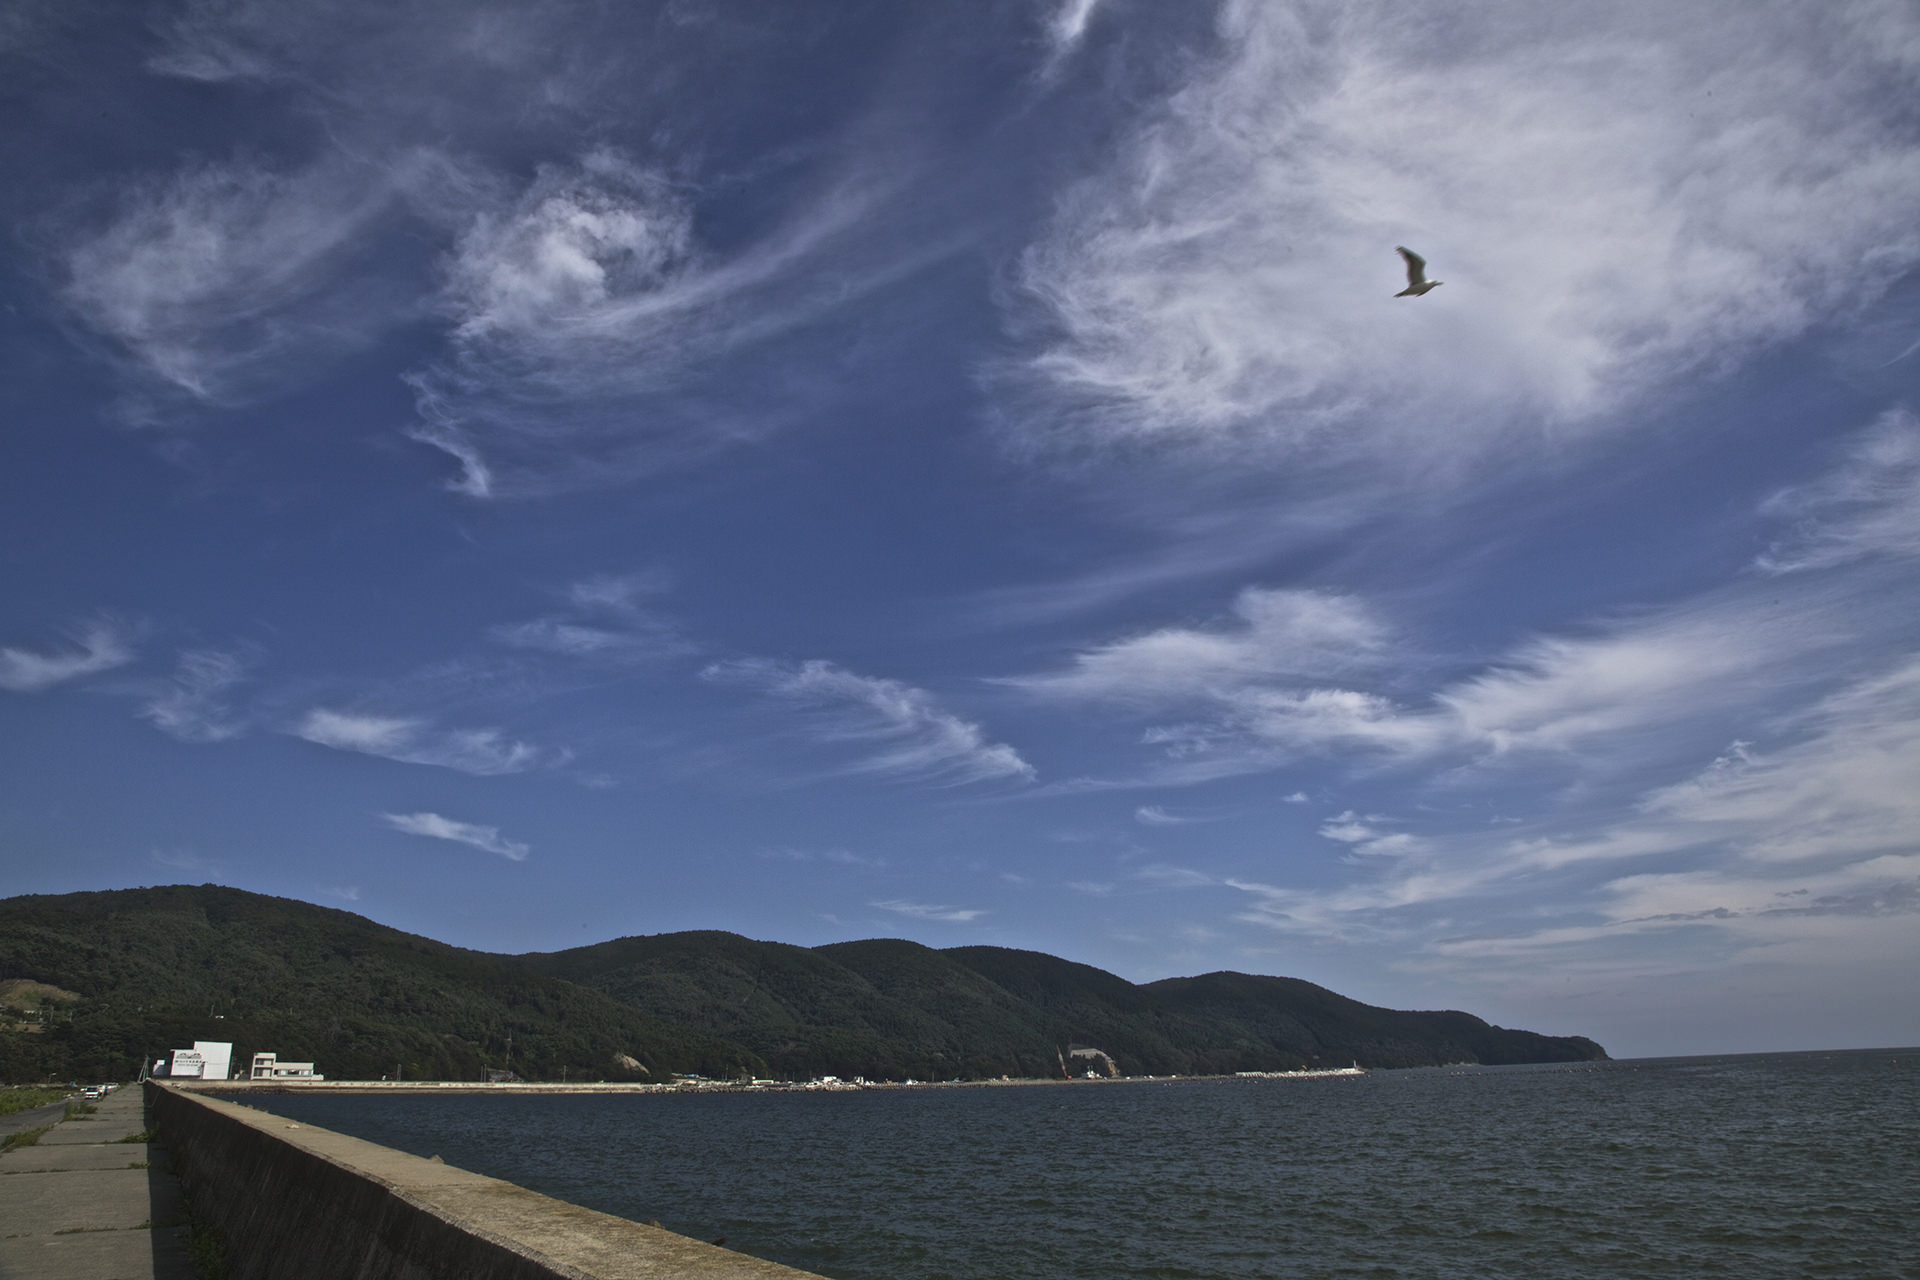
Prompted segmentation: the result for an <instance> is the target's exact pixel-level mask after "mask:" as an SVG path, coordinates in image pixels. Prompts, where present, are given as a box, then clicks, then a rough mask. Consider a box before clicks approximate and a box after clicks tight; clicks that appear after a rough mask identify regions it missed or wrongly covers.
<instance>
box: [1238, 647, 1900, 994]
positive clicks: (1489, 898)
mask: <svg viewBox="0 0 1920 1280" xmlns="http://www.w3.org/2000/svg"><path fill="white" fill-rule="evenodd" d="M1773 732H1774V736H1775V737H1776V738H1777V739H1778V741H1777V744H1776V745H1774V746H1773V747H1771V748H1769V749H1766V750H1761V749H1759V748H1756V747H1755V746H1754V745H1752V744H1750V743H1747V742H1739V743H1735V744H1734V745H1733V746H1732V747H1731V748H1730V749H1729V750H1728V751H1727V752H1726V753H1724V754H1723V755H1721V756H1720V757H1718V758H1717V759H1715V760H1714V761H1713V762H1712V763H1711V764H1710V765H1708V766H1707V767H1706V768H1704V769H1699V770H1696V771H1694V772H1693V773H1692V774H1690V775H1688V776H1684V777H1682V778H1680V779H1678V780H1676V781H1674V782H1671V783H1668V784H1665V785H1662V786H1658V787H1655V788H1653V789H1652V790H1650V791H1648V792H1646V793H1645V794H1643V795H1642V796H1641V797H1640V798H1639V800H1638V801H1637V802H1636V803H1634V804H1633V805H1632V806H1631V808H1632V809H1633V813H1632V816H1630V817H1628V818H1626V819H1617V818H1615V817H1613V816H1612V815H1613V812H1614V811H1612V810H1608V811H1607V813H1606V815H1605V816H1603V817H1600V818H1599V819H1598V820H1597V821H1594V820H1589V821H1588V822H1587V823H1586V824H1585V825H1584V826H1582V827H1581V829H1579V830H1577V831H1572V832H1562V833H1559V834H1553V835H1538V834H1526V835H1516V836H1495V835H1494V834H1493V833H1489V832H1485V831H1480V832H1474V831H1465V830H1453V831H1439V832H1435V833H1434V834H1432V835H1420V834H1418V833H1409V832H1394V833H1391V835H1408V836H1410V837H1411V838H1412V839H1413V840H1415V841H1417V849H1415V850H1406V849H1391V848H1390V849H1383V850H1381V852H1387V853H1397V852H1409V851H1416V852H1419V853H1420V854H1421V855H1422V856H1420V857H1416V858H1388V859H1384V860H1381V861H1372V860H1369V861H1368V862H1366V863H1363V864H1357V865H1361V866H1363V867H1365V868H1366V869H1367V870H1368V874H1366V875H1365V876H1363V877H1361V878H1357V879H1355V880H1353V881H1351V882H1349V883H1347V884H1343V885H1338V886H1334V887H1331V888H1296V887H1289V886H1285V885H1275V884H1269V883H1261V882H1253V881H1232V882H1230V883H1232V884H1233V886H1234V887H1235V888H1237V889H1239V890H1241V891H1242V892H1243V893H1244V894H1246V895H1247V897H1248V904H1247V905H1246V907H1245V908H1244V909H1243V910H1242V911H1241V912H1240V914H1239V918H1240V919H1243V920H1245V921H1248V922H1250V923H1257V924H1260V925H1263V926H1265V927H1268V928H1272V929H1275V930H1277V931H1280V932H1286V933H1299V934H1304V935H1309V936H1327V937H1376V938H1385V937H1393V938H1397V939H1398V940H1399V942H1400V944H1401V945H1404V946H1407V947H1410V948H1412V947H1421V948H1424V949H1425V950H1427V951H1428V952H1430V953H1431V954H1434V955H1437V956H1444V957H1451V958H1457V959H1475V958H1477V959H1480V960H1492V959H1496V958H1504V959H1507V960H1520V959H1533V958H1537V957H1539V956H1542V955H1556V956H1562V957H1565V956H1572V955H1574V954H1578V953H1582V952H1589V953H1593V954H1598V953H1599V952H1600V951H1602V950H1605V949H1608V948H1612V947H1615V946H1617V945H1620V944H1622V943H1623V941H1624V940H1627V939H1631V938H1635V937H1646V936H1648V935H1653V934H1671V933H1674V932H1676V931H1680V930H1692V931H1696V932H1697V931H1700V930H1710V931H1716V932H1720V933H1724V934H1725V935H1726V936H1727V937H1728V938H1729V939H1730V940H1731V941H1732V943H1733V944H1734V945H1737V946H1739V947H1749V946H1752V947H1764V946H1766V945H1769V943H1770V941H1782V940H1786V939H1788V938H1797V937H1801V936H1802V934H1803V929H1802V925H1801V923H1800V922H1802V921H1806V920H1809V919H1813V918H1816V917H1888V916H1898V915H1914V914H1920V853H1916V852H1915V850H1914V845H1913V837H1912V833H1913V831H1914V830H1915V824H1916V823H1920V793H1916V791H1915V789H1914V788H1913V786H1912V785H1911V779H1912V778H1913V777H1915V776H1920V773H1916V771H1920V657H1912V656H1909V657H1906V658H1904V659H1902V660H1901V661H1900V662H1899V663H1898V664H1896V665H1895V666H1894V667H1892V668H1891V669H1889V670H1885V671H1882V672H1879V673H1877V674H1875V675H1872V676H1870V677H1866V678H1863V679H1861V680H1858V681H1855V682H1853V683H1851V684H1848V685H1847V686H1845V687H1844V688H1842V689H1840V690H1839V691H1837V692H1835V693H1833V694H1831V695H1828V696H1826V697H1822V698H1820V699H1818V700H1817V701H1816V702H1814V703H1813V704H1812V705H1810V706H1808V707H1807V708H1805V709H1804V710H1803V711H1802V712H1800V713H1799V714H1797V715H1796V716H1794V717H1793V718H1791V719H1790V720H1787V721H1784V722H1780V723H1778V724H1777V725H1776V726H1775V728H1774V731H1773ZM1546 821H1549V822H1551V821H1554V820H1552V819H1547V820H1546ZM1574 822H1575V820H1572V819H1567V820H1562V822H1561V825H1571V824H1574ZM1529 825H1530V826H1533V827H1535V828H1536V829H1537V828H1538V827H1539V826H1541V825H1542V820H1541V819H1535V820H1533V821H1532V822H1531V823H1530V824H1529ZM1321 834H1322V835H1323V836H1326V837H1327V838H1329V839H1333V840H1337V841H1340V842H1342V843H1347V844H1350V845H1352V846H1353V847H1354V848H1355V850H1356V851H1362V852H1369V851H1371V850H1370V849H1369V847H1368V846H1369V844H1370V842H1372V841H1375V840H1377V839H1379V838H1380V836H1381V834H1382V833H1381V824H1380V823H1379V822H1377V821H1376V820H1374V819H1371V818H1361V817H1360V816H1358V815H1356V814H1352V813H1346V814H1341V815H1339V816H1338V817H1336V818H1334V819H1331V820H1329V821H1328V822H1327V823H1326V824H1324V825H1323V826H1322V828H1321ZM1389 838H1391V836H1389ZM1548 886H1552V893H1551V900H1552V901H1554V902H1555V904H1556V907H1555V910H1554V911H1553V912H1552V913H1551V914H1550V915H1549V916H1548V918H1547V921H1546V922H1545V923H1541V922H1540V920H1539V917H1538V914H1537V910H1536V909H1535V908H1534V907H1532V906H1530V905H1525V904H1531V903H1533V902H1534V901H1535V899H1536V898H1537V897H1538V896H1539V895H1540V894H1541V893H1543V892H1546V891H1547V887H1548ZM1502 901H1505V902H1506V903H1508V907H1507V908H1505V909H1502V908H1500V907H1499V906H1498V905H1495V904H1498V903H1500V902H1502ZM1468 904H1473V905H1472V906H1471V907H1469V906H1468ZM1463 911H1464V912H1467V913H1468V914H1470V915H1471V916H1473V917H1474V918H1477V919H1480V920H1482V921H1483V922H1486V921H1495V920H1501V919H1503V918H1507V919H1509V920H1510V922H1511V926H1512V927H1510V928H1505V929H1501V928H1497V927H1491V928H1483V929H1481V930H1480V931H1478V932H1476V933H1474V934H1472V935H1471V936H1457V935H1454V934H1451V933H1449V932H1448V931H1447V929H1446V924H1447V922H1448V921H1449V920H1451V919H1453V918H1454V917H1455V915H1456V913H1459V912H1463ZM1505 911H1511V912H1513V914H1512V915H1511V916H1506V915H1505Z"/></svg>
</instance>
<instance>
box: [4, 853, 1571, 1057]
mask: <svg viewBox="0 0 1920 1280" xmlns="http://www.w3.org/2000/svg"><path fill="white" fill-rule="evenodd" d="M6 979H23V980H26V981H29V982H35V983H44V984H47V985H48V986H52V987H58V988H61V989H63V990H65V991H70V992H74V993H78V994H79V996H80V997H81V999H80V1000H79V1001H77V1002H65V1003H51V1002H50V1003H46V1004H44V1005H43V1006H41V1007H38V1008H35V1009H32V1010H27V1009H22V1010H19V1011H18V1016H17V1017H15V1018H13V1019H11V1020H9V1021H7V1022H6V1023H4V1025H6V1026H8V1027H11V1028H12V1029H11V1030H4V1031H0V1078H4V1079H12V1080H26V1079H44V1078H49V1077H66V1078H113V1077H125V1076H127V1075H129V1074H131V1073H132V1071H133V1070H134V1069H136V1068H137V1066H138V1065H139V1061H140V1060H141V1058H142V1057H144V1056H147V1055H150V1054H155V1053H159V1052H161V1051H164V1050H166V1049H169V1048H175V1047H179V1046H182V1045H185V1044H187V1043H189V1042H190V1041H192V1040H193V1039H203V1040H231V1041H233V1042H234V1043H235V1047H236V1049H237V1050H239V1051H240V1052H242V1053H246V1052H252V1051H254V1050H272V1051H274V1052H277V1053H279V1054H280V1055H281V1056H282V1057H285V1058H298V1059H311V1060H313V1061H316V1062H317V1063H319V1065H320V1069H321V1070H322V1071H323V1072H326V1073H327V1074H328V1075H329V1076H332V1077H334V1078H336V1079H340V1078H349V1079H368V1078H379V1077H381V1076H385V1075H389V1074H392V1073H394V1072H395V1071H398V1072H399V1073H400V1075H401V1076H403V1077H405V1078H409V1079H479V1078H483V1077H484V1075H485V1073H486V1072H488V1071H490V1070H506V1069H508V1068H509V1066H511V1068H512V1069H513V1070H515V1071H516V1072H517V1073H518V1074H520V1075H522V1076H525V1077H527V1078H535V1079H538V1078H548V1079H558V1078H563V1077H564V1078H571V1079H634V1080H663V1079H667V1078H670V1077H671V1076H672V1075H674V1074H682V1073H696V1072H697V1073H699V1074H702V1075H718V1076H736V1075H744V1074H753V1075H774V1076H785V1077H790V1078H807V1077H810V1076H816V1075H839V1076H843V1077H853V1076H865V1077H868V1078H872V1079H905V1078H916V1079H951V1078H989V1077H996V1076H1001V1075H1011V1076H1048V1075H1057V1074H1059V1071H1060V1053H1061V1051H1062V1050H1063V1049H1064V1048H1066V1047H1067V1046H1069V1045H1070V1044H1081V1045H1086V1046H1089V1047H1097V1048H1099V1049H1101V1050H1102V1051H1103V1052H1105V1053H1106V1054H1107V1055H1109V1056H1110V1057H1112V1058H1113V1059H1114V1060H1115V1061H1116V1062H1117V1063H1118V1064H1119V1067H1120V1069H1121V1070H1122V1071H1124V1072H1126V1073H1127V1074H1152V1075H1197V1074H1224V1073H1229V1072H1233V1071H1264V1070H1285V1069H1289V1068H1294V1067H1311V1066H1345V1065H1348V1063H1349V1062H1357V1063H1359V1064H1360V1065H1362V1066H1370V1067H1405V1066H1428V1065H1438V1064H1441V1063H1447V1062H1487V1063H1495V1062H1552V1061H1584V1060H1591V1059H1596V1058H1604V1057H1605V1056H1606V1054H1605V1050H1603V1049H1602V1048H1601V1047H1600V1046H1599V1045H1598V1044H1595V1043H1594V1042H1593V1041H1591V1040H1588V1039H1586V1038H1585V1037H1580V1036H1544V1035H1539V1034H1537V1033H1534V1032H1528V1031H1516V1030H1511V1029H1506V1028H1501V1027H1495V1026H1491V1025H1490V1024H1488V1023H1486V1022H1485V1021H1483V1020H1481V1019H1479V1018H1477V1017H1475V1016H1474V1015H1472V1014H1468V1013H1463V1012H1460V1011H1457V1010H1442V1011H1431V1010H1427V1011H1400V1010H1391V1009H1382V1008H1378V1007H1375V1006H1371V1005H1366V1004H1362V1003H1361V1002H1359V1001H1356V1000H1352V999H1349V998H1348V997H1345V996H1341V995H1339V994H1338V993H1336V992H1333V991H1329V990H1327V989H1326V988H1323V987H1319V986H1316V985H1314V984H1313V983H1310V982H1306V981H1305V980H1303V979H1298V978H1283V977H1271V976H1265V975H1258V974H1238V973H1230V972H1221V973H1213V974H1202V975H1198V976H1195V977H1183V978H1165V979H1161V980H1159V981H1157V982H1151V983H1143V984H1134V983H1130V982H1128V981H1126V980H1125V979H1123V978H1121V977H1119V976H1117V975H1115V974H1111V973H1108V972H1106V971H1105V970H1102V969H1098V968H1095V967H1093V966H1091V965H1085V964H1081V963H1079V962H1077V961H1072V960H1066V959H1062V958H1061V957H1058V956H1052V955H1048V954H1046V953H1044V952H1037V951H1024V950H1018V949H1014V948H1004V947H990V946H965V947H954V948H949V949H944V950H942V949H936V948H932V947H927V946H924V945H923V944H920V943H917V942H911V941H907V940H905V939H897V938H869V939H860V940H853V941H847V942H835V943H828V944H825V945H823V946H819V947H801V946H796V945H794V944H791V943H781V942H762V941H757V940H754V939H751V938H745V937H742V936H741V935H739V934H733V933H728V932H725V931H721V930H694V931H686V932H680V933H667V934H644V935H632V936H628V937H623V938H614V939H609V940H607V941H604V942H598V943H590V944H587V945H585V946H581V947H571V948H567V949H564V950H560V951H552V952H528V953H524V954H520V955H505V954H496V953H492V952H482V951H473V950H469V949H466V948H460V947H454V946H452V945H451V944H448V943H442V942H438V941H435V940H434V939H431V938H425V937H421V936H419V935H416V934H409V933H405V932H403V931H401V930H397V929H393V928H390V927H389V926H386V925H381V924H378V923H376V922H374V921H372V920H368V919H367V918H366V917H364V916H360V915H357V914H355V913H353V912H349V911H344V910H341V909H339V908H334V907H323V906H318V905H316V904H312V903H306V902H302V901H300V900H298V899H291V898H277V897H271V896H268V895H263V894H255V893H250V892H248V891H245V890H240V889H231V888H227V887H224V886H219V885H200V886H186V885H170V886H158V887H154V888H145V889H120V890H104V891H96V892H88V893H74V894H61V895H24V896H20V897H14V898H6V899H0V980H6ZM23 989H26V988H23ZM633 1064H637V1065H633Z"/></svg>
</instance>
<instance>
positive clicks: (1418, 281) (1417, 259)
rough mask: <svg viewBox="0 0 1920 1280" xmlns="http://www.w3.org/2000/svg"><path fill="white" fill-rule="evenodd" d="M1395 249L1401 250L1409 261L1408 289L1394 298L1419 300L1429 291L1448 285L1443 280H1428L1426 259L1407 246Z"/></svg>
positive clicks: (1401, 253) (1402, 254)
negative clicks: (1418, 298)
mask: <svg viewBox="0 0 1920 1280" xmlns="http://www.w3.org/2000/svg"><path fill="white" fill-rule="evenodd" d="M1395 248H1397V249H1399V250H1400V256H1401V257H1403V258H1405V259H1406V260H1407V287H1406V288H1404V289H1402V290H1401V291H1400V292H1398V293H1396V294H1394V295H1393V296H1394V297H1396V298H1417V297H1419V296H1420V295H1421V294H1423V293H1425V292H1426V291H1427V290H1429V289H1437V288H1439V287H1440V286H1441V285H1442V284H1444V283H1446V282H1445V281H1443V280H1429V279H1427V260H1426V259H1425V258H1423V257H1421V256H1420V255H1419V254H1417V253H1415V252H1414V251H1413V250H1411V249H1409V248H1407V246H1405V245H1396V246H1395Z"/></svg>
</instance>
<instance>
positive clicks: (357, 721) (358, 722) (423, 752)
mask: <svg viewBox="0 0 1920 1280" xmlns="http://www.w3.org/2000/svg"><path fill="white" fill-rule="evenodd" d="M291 732H292V733H293V735H294V736H295V737H298V738H304V739H306V740H307V741H308V742H312V743H317V744H318V745H320V746H323V747H332V748H333V749H334V750H336V751H357V752H360V753H361V754H363V755H370V756H381V757H384V758H386V759H388V760H398V761H401V762H402V763H405V764H425V765H436V766H438V767H440V768H443V769H454V770H457V771H458V772H460V773H471V774H475V775H478V776H481V777H492V776H495V775H499V774H508V773H522V772H525V771H526V770H528V769H531V768H534V767H536V766H538V765H540V764H542V763H544V762H546V761H547V760H548V759H549V758H550V753H548V752H546V751H544V750H542V749H541V748H539V747H536V746H533V745H531V744H529V743H525V742H520V741H517V740H514V739H512V738H509V737H507V736H506V735H505V734H504V733H502V732H501V731H500V730H498V729H440V728H438V727H436V726H434V725H433V724H432V723H430V722H428V721H425V720H421V719H416V718H412V717H406V716H385V715H377V714H370V713H365V712H356V711H335V710H332V709H330V708H325V707H316V708H314V709H313V710H311V711H309V712H307V714H306V715H305V716H304V717H303V718H302V719H301V720H300V721H299V723H298V724H297V725H296V726H295V727H294V728H293V729H292V730H291Z"/></svg>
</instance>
